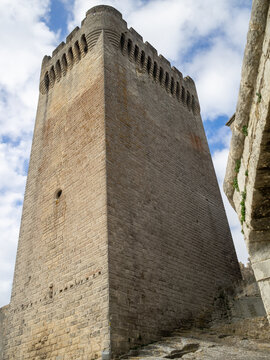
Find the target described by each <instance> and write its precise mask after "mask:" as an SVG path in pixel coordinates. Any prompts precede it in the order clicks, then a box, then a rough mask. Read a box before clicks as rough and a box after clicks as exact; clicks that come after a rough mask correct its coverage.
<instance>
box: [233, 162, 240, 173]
mask: <svg viewBox="0 0 270 360" xmlns="http://www.w3.org/2000/svg"><path fill="white" fill-rule="evenodd" d="M240 166H241V160H240V159H238V160H236V162H235V168H234V171H235V172H236V174H238V173H239V170H240Z"/></svg>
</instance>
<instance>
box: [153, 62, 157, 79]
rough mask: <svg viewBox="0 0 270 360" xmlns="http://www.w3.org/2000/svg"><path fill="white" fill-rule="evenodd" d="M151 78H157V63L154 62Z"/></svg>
mask: <svg viewBox="0 0 270 360" xmlns="http://www.w3.org/2000/svg"><path fill="white" fill-rule="evenodd" d="M153 78H154V79H155V80H156V78H157V63H156V62H155V61H154V68H153Z"/></svg>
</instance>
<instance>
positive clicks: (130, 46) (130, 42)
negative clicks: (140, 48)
mask: <svg viewBox="0 0 270 360" xmlns="http://www.w3.org/2000/svg"><path fill="white" fill-rule="evenodd" d="M127 50H128V55H130V54H131V50H132V41H131V40H130V39H128V44H127Z"/></svg>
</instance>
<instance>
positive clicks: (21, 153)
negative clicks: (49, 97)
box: [0, 0, 58, 306]
mask: <svg viewBox="0 0 270 360" xmlns="http://www.w3.org/2000/svg"><path fill="white" fill-rule="evenodd" d="M49 6H50V1H49V0H1V2H0V13H1V14H5V15H4V16H2V17H1V22H0V34H1V57H0V95H1V98H0V179H1V181H0V234H1V237H0V274H1V278H0V306H2V305H4V304H6V303H8V302H9V295H10V289H11V282H12V277H13V270H14V262H15V253H16V247H17V241H18V234H19V224H20V217H21V208H22V201H23V194H24V187H25V181H26V174H25V164H26V162H27V161H28V158H29V153H30V147H31V139H32V131H33V126H34V117H35V113H36V105H37V98H38V83H39V71H40V66H41V60H42V57H43V56H44V54H50V53H51V51H52V49H53V48H54V47H55V46H56V45H57V42H58V39H57V35H55V34H54V33H53V32H51V31H50V30H49V29H48V27H47V26H46V25H45V23H44V21H42V19H43V18H44V17H46V16H47V14H48V12H49Z"/></svg>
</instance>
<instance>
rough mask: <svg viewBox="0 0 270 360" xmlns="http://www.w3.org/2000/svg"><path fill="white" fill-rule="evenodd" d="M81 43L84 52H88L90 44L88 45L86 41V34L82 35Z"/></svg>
mask: <svg viewBox="0 0 270 360" xmlns="http://www.w3.org/2000/svg"><path fill="white" fill-rule="evenodd" d="M81 44H82V48H83V52H84V53H85V54H86V53H87V51H88V46H87V41H86V37H85V35H84V34H83V35H82V37H81Z"/></svg>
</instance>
